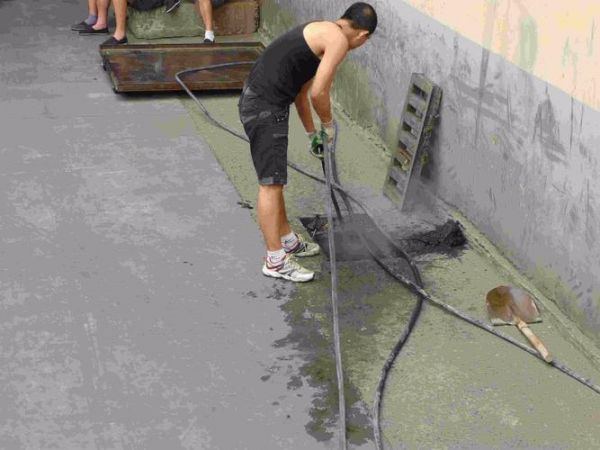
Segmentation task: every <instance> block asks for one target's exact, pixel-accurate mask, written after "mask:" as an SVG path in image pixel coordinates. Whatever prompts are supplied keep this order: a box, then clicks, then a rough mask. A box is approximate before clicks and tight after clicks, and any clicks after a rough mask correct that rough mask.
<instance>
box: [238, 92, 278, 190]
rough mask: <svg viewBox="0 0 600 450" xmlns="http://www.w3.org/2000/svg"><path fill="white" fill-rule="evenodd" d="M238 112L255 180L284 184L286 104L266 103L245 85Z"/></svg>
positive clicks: (260, 182) (266, 183) (263, 182)
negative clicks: (250, 155)
mask: <svg viewBox="0 0 600 450" xmlns="http://www.w3.org/2000/svg"><path fill="white" fill-rule="evenodd" d="M239 112H240V120H241V121H242V124H243V125H244V130H245V131H246V135H247V136H248V138H249V139H250V152H251V154H252V162H253V163H254V168H255V169H256V175H257V176H258V182H259V184H262V185H269V184H287V148H288V129H289V116H290V107H289V105H287V106H277V105H273V104H270V103H268V102H266V101H265V100H263V99H262V98H261V97H259V96H258V95H257V94H255V93H254V92H252V90H251V89H250V88H248V87H246V88H244V90H243V91H242V95H241V97H240V102H239Z"/></svg>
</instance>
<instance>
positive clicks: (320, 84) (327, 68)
mask: <svg viewBox="0 0 600 450" xmlns="http://www.w3.org/2000/svg"><path fill="white" fill-rule="evenodd" d="M346 53H348V41H347V40H346V38H345V37H344V35H343V34H342V33H341V31H339V30H337V29H336V30H332V32H331V33H327V37H326V41H325V50H324V52H323V58H322V59H321V63H320V64H319V68H318V69H317V73H316V75H315V77H314V79H313V83H312V88H311V91H310V100H311V102H312V106H313V108H314V109H315V111H316V112H317V115H318V116H319V118H320V119H321V122H322V123H330V122H331V121H332V120H333V116H332V114H331V99H330V91H331V85H332V84H333V78H334V76H335V72H336V70H337V67H338V65H339V64H340V63H341V62H342V60H343V59H344V57H345V56H346Z"/></svg>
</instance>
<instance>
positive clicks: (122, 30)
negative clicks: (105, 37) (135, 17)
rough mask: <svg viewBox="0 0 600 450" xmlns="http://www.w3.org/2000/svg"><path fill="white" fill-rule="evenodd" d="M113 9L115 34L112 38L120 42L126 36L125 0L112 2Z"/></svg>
mask: <svg viewBox="0 0 600 450" xmlns="http://www.w3.org/2000/svg"><path fill="white" fill-rule="evenodd" d="M113 8H114V10H115V32H114V33H113V37H114V38H115V39H116V40H117V41H120V40H122V39H124V38H125V35H126V34H127V31H126V26H127V0H113Z"/></svg>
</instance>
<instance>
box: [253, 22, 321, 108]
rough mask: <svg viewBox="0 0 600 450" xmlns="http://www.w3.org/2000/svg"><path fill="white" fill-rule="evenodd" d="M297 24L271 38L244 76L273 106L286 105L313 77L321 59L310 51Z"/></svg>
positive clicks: (302, 28)
mask: <svg viewBox="0 0 600 450" xmlns="http://www.w3.org/2000/svg"><path fill="white" fill-rule="evenodd" d="M306 25H308V23H305V24H303V25H300V26H298V27H296V28H294V29H292V30H290V31H288V32H287V33H285V34H284V35H282V36H280V37H278V38H277V39H275V40H274V41H273V42H272V43H271V44H270V45H269V46H268V47H267V48H266V49H265V50H264V51H263V53H262V54H261V55H260V56H259V58H258V60H257V61H256V63H255V64H254V66H253V67H252V70H251V71H250V75H249V76H248V82H247V84H248V86H250V89H252V90H253V91H254V92H255V93H256V94H258V95H259V96H260V97H262V98H263V99H265V100H266V101H268V102H269V103H272V104H274V105H281V106H287V105H290V104H291V103H293V102H294V99H295V98H296V96H297V95H298V93H299V92H300V90H301V89H302V86H303V85H304V84H305V83H306V82H307V81H308V80H310V79H311V78H313V77H314V76H315V73H316V72H317V68H318V67H319V63H320V62H321V60H320V59H319V58H318V57H317V56H316V55H315V54H314V53H313V51H312V50H311V49H310V47H309V46H308V44H307V43H306V39H304V35H303V34H302V32H303V31H304V27H306Z"/></svg>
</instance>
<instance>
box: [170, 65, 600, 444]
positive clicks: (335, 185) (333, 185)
mask: <svg viewBox="0 0 600 450" xmlns="http://www.w3.org/2000/svg"><path fill="white" fill-rule="evenodd" d="M250 64H253V62H235V63H225V64H216V65H211V66H205V67H197V68H193V69H187V70H182V71H180V72H178V73H177V74H175V79H176V80H177V82H178V83H179V84H180V85H181V87H182V88H183V89H184V90H185V91H186V92H187V94H188V95H189V96H190V98H191V99H192V100H194V102H195V103H196V104H197V105H198V107H199V108H200V110H201V111H202V112H203V113H204V114H205V115H206V117H207V118H208V119H209V120H210V121H211V122H212V123H213V124H214V125H215V126H217V127H218V128H220V129H222V130H224V131H227V132H228V133H230V134H232V135H233V136H236V137H238V138H240V139H242V140H244V141H246V142H248V138H247V137H246V136H244V135H242V134H241V133H238V132H237V131H235V130H233V129H231V128H229V127H227V126H226V125H224V124H222V123H220V122H219V121H218V120H216V119H215V118H214V117H213V116H212V115H211V114H210V112H209V111H208V110H207V109H206V108H205V106H204V105H203V104H202V102H201V101H200V100H199V99H198V97H196V96H195V95H194V94H193V93H192V91H191V90H190V89H189V88H188V87H187V86H186V85H185V83H184V82H183V81H182V80H181V78H180V77H181V75H184V74H188V73H196V72H202V71H206V70H213V69H219V68H223V67H232V66H239V65H250ZM288 166H289V167H290V168H292V169H293V170H295V171H297V172H298V173H301V174H302V175H305V176H306V177H308V178H310V179H312V180H315V181H317V182H319V183H322V184H326V185H327V184H328V185H329V187H330V189H331V190H335V191H337V192H339V193H340V195H342V198H343V199H344V202H345V203H346V202H348V203H347V206H348V205H349V204H350V201H351V202H352V203H354V204H355V205H356V206H358V207H359V208H360V209H361V210H362V211H363V212H364V213H365V214H366V215H367V217H369V219H371V221H373V223H374V224H375V225H376V222H375V220H374V218H373V215H372V214H371V213H370V212H369V210H368V208H367V207H366V206H365V205H364V204H363V203H362V202H360V201H359V200H357V199H356V198H355V197H354V196H352V195H351V194H349V193H348V192H347V191H345V190H344V189H343V188H342V186H341V185H340V184H339V180H337V178H336V179H335V180H333V179H329V180H324V179H323V178H321V177H319V176H317V175H314V174H312V173H310V172H308V171H306V170H304V169H302V168H301V167H299V166H297V165H296V164H294V163H292V162H290V161H288ZM336 172H337V171H336ZM336 177H337V175H336ZM332 178H333V174H332ZM348 211H349V213H350V214H352V212H351V208H348ZM330 223H331V222H330ZM379 231H380V232H381V233H382V235H383V236H384V237H385V238H386V240H388V241H389V243H390V245H391V247H392V248H393V249H394V250H395V251H396V252H397V254H400V255H401V256H402V258H403V259H405V260H406V261H407V263H408V264H409V266H410V268H411V271H412V272H413V275H414V276H415V281H416V283H415V282H412V281H411V280H409V279H408V278H406V277H405V276H404V275H403V274H401V273H398V272H396V271H394V270H393V269H392V268H391V267H390V266H389V265H387V264H386V263H385V261H383V260H381V258H379V257H376V256H374V259H375V261H376V262H377V263H378V264H379V265H380V266H381V267H382V269H383V270H385V271H386V272H387V273H388V274H389V275H391V276H392V277H394V278H395V279H397V280H398V281H400V282H401V283H402V284H403V285H404V286H406V287H407V288H409V289H410V290H411V291H412V292H413V293H414V294H415V295H417V298H418V301H417V304H416V305H415V308H414V309H413V312H412V314H411V317H410V319H409V323H408V324H407V326H406V327H405V329H404V330H403V332H402V333H401V335H400V338H399V340H398V342H397V344H396V345H395V346H394V349H393V350H392V352H391V353H390V355H389V356H388V358H387V359H386V361H385V364H384V366H383V368H382V371H381V377H380V380H379V384H378V387H377V391H376V396H375V401H374V404H375V407H374V411H373V415H374V417H373V433H374V437H375V444H376V446H377V449H378V450H381V449H383V446H382V443H381V430H380V424H379V414H380V407H381V405H380V402H381V398H382V396H383V391H384V388H385V382H386V379H387V375H388V373H389V371H390V369H391V367H392V366H393V363H394V360H395V359H396V357H397V356H398V354H399V353H400V351H401V349H402V347H403V345H404V344H405V342H406V341H407V339H408V337H409V336H410V333H411V331H412V329H413V328H414V326H415V324H416V321H417V319H418V317H419V314H420V312H421V308H422V302H423V300H427V301H429V302H430V303H433V304H434V305H435V306H437V307H439V308H441V309H443V310H445V311H447V312H449V313H450V314H452V315H454V316H456V317H458V318H460V319H462V320H464V321H466V322H468V323H470V324H471V325H474V326H476V327H478V328H481V329H483V330H485V331H487V332H488V333H490V334H493V335H494V336H496V337H499V338H500V339H503V340H504V341H506V342H508V343H510V344H512V345H514V346H516V347H518V348H520V349H521V350H523V351H526V352H527V353H529V354H531V355H532V356H535V357H536V358H538V359H540V360H541V361H544V359H543V358H542V356H541V355H539V354H538V353H537V351H535V350H534V349H532V348H530V347H528V346H526V345H525V344H522V343H521V342H519V341H517V340H515V339H513V338H512V337H510V336H508V335H505V334H503V333H500V332H499V331H496V329H494V328H493V327H492V326H490V325H488V324H486V323H484V322H482V321H480V320H477V319H474V318H472V317H469V316H467V315H466V314H464V313H462V312H461V311H459V310H457V309H456V308H454V307H453V306H451V305H448V304H446V303H443V302H441V301H440V300H438V299H437V298H435V297H433V296H431V295H430V294H428V293H427V292H426V291H425V290H424V289H423V287H422V280H421V278H420V275H419V272H418V268H417V266H416V264H415V263H414V261H413V260H412V259H411V258H410V257H409V256H408V254H407V253H406V252H405V251H404V250H402V249H401V248H399V247H398V246H397V245H396V244H395V243H394V240H393V239H392V238H391V237H390V236H389V235H388V234H387V233H386V232H385V231H384V230H382V229H380V228H379ZM359 235H360V236H361V240H362V242H363V243H364V244H365V245H366V246H367V249H369V245H370V244H369V243H368V241H367V239H365V238H364V236H363V234H362V233H359ZM371 250H372V248H371V249H370V250H369V251H370V252H371ZM372 254H373V253H372ZM544 362H545V361H544ZM548 364H549V365H551V366H553V367H555V368H557V369H558V370H560V371H561V372H563V373H564V374H566V375H568V376H569V377H571V378H573V379H574V380H576V381H578V382H580V383H581V384H583V385H584V386H587V387H588V388H590V389H591V390H593V391H594V392H596V393H597V394H600V387H599V386H597V385H596V384H594V383H593V382H592V381H591V380H590V379H587V378H585V377H583V376H581V375H579V374H578V373H576V372H575V371H573V370H572V369H570V368H569V367H568V366H565V365H564V364H562V363H560V362H558V361H557V360H556V359H555V360H554V361H552V362H550V363H548Z"/></svg>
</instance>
